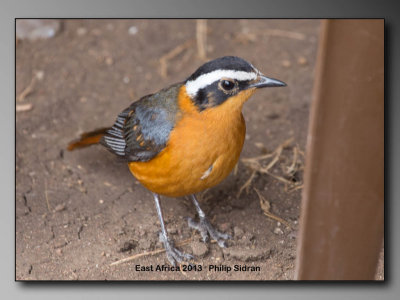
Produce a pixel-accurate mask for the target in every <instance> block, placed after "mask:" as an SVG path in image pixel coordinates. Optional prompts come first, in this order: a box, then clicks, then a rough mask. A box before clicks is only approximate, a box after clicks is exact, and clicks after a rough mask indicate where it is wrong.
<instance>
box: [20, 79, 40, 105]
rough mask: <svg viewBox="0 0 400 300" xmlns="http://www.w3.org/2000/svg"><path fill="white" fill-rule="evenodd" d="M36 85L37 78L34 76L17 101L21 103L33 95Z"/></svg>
mask: <svg viewBox="0 0 400 300" xmlns="http://www.w3.org/2000/svg"><path fill="white" fill-rule="evenodd" d="M35 83H36V77H35V76H34V77H32V79H31V82H30V83H29V85H28V86H27V87H26V88H25V89H24V90H23V91H22V92H21V93H20V94H19V95H18V97H17V101H19V102H21V101H22V100H24V99H25V98H26V96H28V95H29V94H31V93H32V92H33V87H34V86H35Z"/></svg>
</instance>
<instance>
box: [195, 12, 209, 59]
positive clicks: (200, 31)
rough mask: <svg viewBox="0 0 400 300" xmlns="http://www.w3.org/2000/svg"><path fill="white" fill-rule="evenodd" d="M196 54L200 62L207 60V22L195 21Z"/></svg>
mask: <svg viewBox="0 0 400 300" xmlns="http://www.w3.org/2000/svg"><path fill="white" fill-rule="evenodd" d="M196 40H197V53H198V55H199V57H200V59H201V60H203V61H205V60H207V20H203V19H201V20H197V21H196Z"/></svg>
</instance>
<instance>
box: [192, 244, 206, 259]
mask: <svg viewBox="0 0 400 300" xmlns="http://www.w3.org/2000/svg"><path fill="white" fill-rule="evenodd" d="M191 246H192V251H193V255H194V256H195V257H204V256H205V255H206V254H207V252H208V247H207V245H206V244H205V243H202V242H193V243H192V244H191Z"/></svg>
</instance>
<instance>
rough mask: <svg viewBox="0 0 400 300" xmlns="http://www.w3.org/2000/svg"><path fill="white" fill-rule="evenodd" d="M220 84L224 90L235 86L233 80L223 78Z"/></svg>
mask: <svg viewBox="0 0 400 300" xmlns="http://www.w3.org/2000/svg"><path fill="white" fill-rule="evenodd" d="M221 86H222V88H223V89H224V90H226V91H230V90H231V89H233V88H234V87H235V83H234V82H233V81H230V80H226V79H223V80H221Z"/></svg>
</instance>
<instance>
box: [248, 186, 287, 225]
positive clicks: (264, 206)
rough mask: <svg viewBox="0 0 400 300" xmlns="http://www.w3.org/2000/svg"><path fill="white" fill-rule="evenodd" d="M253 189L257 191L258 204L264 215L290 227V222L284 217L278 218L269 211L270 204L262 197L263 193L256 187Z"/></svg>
mask: <svg viewBox="0 0 400 300" xmlns="http://www.w3.org/2000/svg"><path fill="white" fill-rule="evenodd" d="M254 190H255V191H256V193H257V195H258V198H259V199H260V206H261V209H262V210H263V212H264V215H266V216H267V217H269V218H271V219H274V220H275V221H278V222H281V223H282V224H285V225H286V226H287V227H288V228H291V227H290V224H289V223H288V222H287V221H285V220H284V219H282V218H280V217H278V216H276V215H274V214H273V213H272V212H271V211H270V209H271V204H270V203H269V202H268V201H267V199H265V198H264V197H263V195H261V193H260V191H259V190H257V189H256V188H254Z"/></svg>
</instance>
